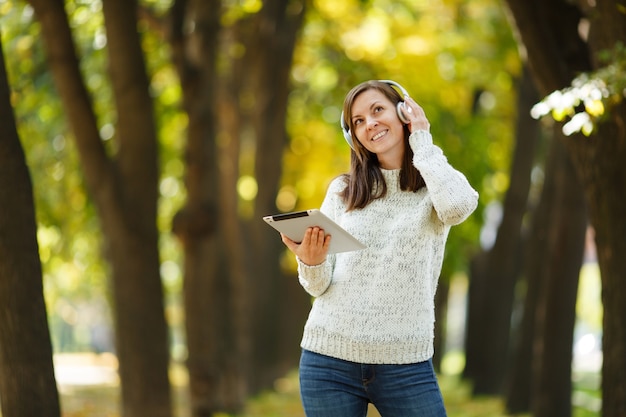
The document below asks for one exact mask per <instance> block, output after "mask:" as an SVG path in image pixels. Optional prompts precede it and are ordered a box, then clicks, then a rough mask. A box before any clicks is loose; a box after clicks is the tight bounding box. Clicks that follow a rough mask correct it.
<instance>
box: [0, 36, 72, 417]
mask: <svg viewBox="0 0 626 417" xmlns="http://www.w3.org/2000/svg"><path fill="white" fill-rule="evenodd" d="M0 202H1V203H0V306H2V308H0V399H1V401H0V404H1V411H2V412H1V413H0V414H2V415H5V416H11V417H32V416H41V417H60V415H61V410H60V407H59V395H58V392H57V386H56V381H55V378H54V367H53V362H52V344H51V342H50V333H49V329H48V317H47V314H46V305H45V301H44V296H43V284H42V271H41V263H40V260H39V247H38V245H37V224H36V222H35V203H34V201H33V187H32V183H31V179H30V174H29V172H28V167H27V166H26V158H25V155H24V151H23V149H22V146H21V144H20V140H19V136H18V133H17V128H16V126H15V118H14V115H13V109H12V107H11V100H10V91H9V85H8V81H7V74H6V70H5V64H4V52H3V50H2V44H1V43H0Z"/></svg>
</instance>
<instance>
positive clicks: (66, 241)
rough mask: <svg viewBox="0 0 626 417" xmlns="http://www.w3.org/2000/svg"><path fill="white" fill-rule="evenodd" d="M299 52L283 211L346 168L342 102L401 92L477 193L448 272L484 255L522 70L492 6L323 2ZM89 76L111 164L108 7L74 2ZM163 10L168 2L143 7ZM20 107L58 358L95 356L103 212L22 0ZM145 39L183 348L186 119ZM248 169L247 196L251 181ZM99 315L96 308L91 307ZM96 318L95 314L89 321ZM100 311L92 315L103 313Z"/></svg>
mask: <svg viewBox="0 0 626 417" xmlns="http://www.w3.org/2000/svg"><path fill="white" fill-rule="evenodd" d="M312 3H313V5H312V8H311V9H309V11H308V14H307V16H306V22H305V26H304V28H303V30H302V32H301V38H300V40H299V43H298V47H297V49H296V51H295V56H294V65H293V68H292V72H291V76H292V81H293V92H292V94H291V96H290V103H289V104H290V105H289V109H288V112H289V114H288V126H287V128H288V131H289V133H290V136H291V142H290V144H289V147H288V149H286V150H285V154H284V159H283V166H284V175H283V183H282V188H281V190H280V193H279V195H278V196H277V203H278V206H279V207H280V208H281V209H282V210H284V211H288V210H292V209H296V208H310V207H315V206H319V204H320V203H321V200H322V198H323V196H324V193H325V191H326V187H327V185H328V183H329V182H330V180H331V179H332V178H334V177H335V176H336V175H338V174H340V173H342V172H345V171H347V169H348V165H349V149H348V147H347V146H346V144H345V142H344V141H343V137H342V134H341V132H340V129H339V122H338V120H339V115H340V113H341V106H342V101H343V97H344V95H345V93H346V92H347V91H348V90H349V89H350V88H351V87H352V86H353V85H355V84H357V83H359V82H361V81H363V80H365V79H371V78H390V79H394V80H396V81H398V82H400V83H401V84H403V85H404V86H405V87H406V88H407V89H408V90H409V91H410V92H411V94H412V95H413V97H414V98H415V99H416V100H417V101H418V102H419V103H420V104H422V105H423V106H424V108H425V110H426V112H427V115H428V116H429V118H430V120H431V125H432V131H433V136H434V138H435V141H436V142H437V143H438V144H439V145H441V147H442V148H443V149H444V152H445V153H446V155H447V156H448V159H449V160H450V161H451V163H452V164H453V165H454V166H455V167H457V168H458V169H459V170H460V171H462V172H463V173H465V174H466V175H467V176H468V178H469V180H470V182H471V183H472V184H473V185H474V187H475V188H477V189H478V191H479V192H480V194H481V199H480V206H479V210H478V211H477V212H476V213H475V214H474V215H473V216H472V217H471V218H470V219H469V220H468V221H466V222H465V223H464V224H463V225H461V226H458V227H455V228H454V229H453V231H452V232H451V235H450V239H449V244H448V250H447V258H446V262H445V269H446V270H445V271H444V274H443V276H450V275H451V274H452V273H453V272H454V271H457V270H463V269H465V267H466V262H467V260H468V259H469V256H470V255H471V253H472V252H474V251H475V250H476V248H477V246H478V235H479V232H480V228H481V224H482V217H481V215H482V209H483V208H484V206H485V205H486V204H488V203H489V202H491V201H494V200H498V199H500V198H501V196H502V194H503V193H504V191H505V190H506V187H507V185H508V165H509V158H510V149H511V144H512V133H511V132H512V130H513V129H512V126H513V120H514V119H515V111H516V109H515V105H514V93H515V91H514V85H515V79H516V77H517V76H518V74H519V71H520V64H519V60H518V56H517V49H516V47H515V42H514V41H513V38H512V36H511V34H510V30H509V28H508V23H507V21H506V19H505V17H504V13H503V11H502V10H501V8H500V5H499V2H497V1H496V0H475V1H471V2H470V1H467V0H451V1H445V2H430V1H426V0H419V1H414V0H402V1H391V0H370V1H358V0H343V1H340V2H337V1H334V0H315V1H313V2H312ZM65 4H66V9H67V11H68V14H69V17H70V22H71V27H72V29H73V34H74V36H75V44H76V48H77V53H78V55H79V59H80V65H81V71H82V73H83V76H84V80H85V83H86V86H87V88H88V90H89V91H90V93H91V96H92V102H93V106H94V111H95V112H96V115H97V120H98V124H99V128H100V133H101V137H102V140H103V141H104V143H105V144H106V146H107V149H108V151H109V153H110V155H111V157H112V158H114V157H115V151H116V145H115V142H116V140H117V138H116V132H115V121H116V118H117V115H116V114H115V109H114V106H113V104H112V96H111V94H112V93H111V89H110V85H109V81H108V75H107V70H106V68H107V63H106V59H107V57H106V46H107V40H106V32H105V29H104V25H103V16H102V10H101V8H102V4H101V2H100V1H78V0H70V1H67V2H66V3H65ZM142 4H143V5H145V6H147V7H149V8H151V9H152V10H153V11H154V12H155V13H157V14H164V13H166V11H167V9H168V8H169V7H170V6H171V2H170V1H166V0H146V1H144V2H142ZM259 4H260V3H259V2H258V1H255V0H250V1H232V2H228V3H225V8H226V13H225V14H224V19H225V21H224V22H223V23H228V22H229V21H235V20H236V19H239V18H241V17H242V16H245V15H247V14H251V13H255V12H256V11H257V10H258V6H259ZM0 13H1V14H2V16H3V17H2V26H3V34H2V36H3V38H2V41H3V44H4V45H5V48H6V51H7V60H8V62H7V64H8V65H9V68H8V70H9V76H10V83H11V86H12V88H13V91H14V93H13V104H14V107H15V111H16V115H17V118H18V128H19V132H20V135H21V138H22V140H23V143H24V146H25V148H26V154H27V158H28V164H29V167H30V169H31V175H32V178H33V183H34V187H35V197H36V208H37V220H38V222H39V244H40V250H41V259H42V262H43V268H44V275H45V291H46V300H47V302H48V310H49V314H50V322H51V325H52V328H53V338H54V346H55V349H57V350H58V349H64V350H66V349H67V350H78V349H86V348H88V347H89V346H88V345H89V337H88V336H86V335H87V334H88V330H89V320H91V319H92V318H93V317H94V315H95V316H97V317H101V318H103V319H104V321H105V322H108V321H110V312H109V310H108V308H107V307H106V304H104V303H102V301H103V300H106V299H107V298H108V292H109V289H108V283H107V267H106V263H105V261H104V260H103V257H102V253H101V249H100V248H101V234H100V230H99V224H98V220H97V216H96V213H95V210H94V207H93V205H92V203H91V202H90V198H89V196H88V193H87V190H86V189H85V185H84V180H83V176H82V171H81V167H80V162H79V158H78V154H77V151H76V149H75V146H74V141H73V138H72V134H71V132H70V130H69V128H68V126H67V121H66V119H65V117H64V114H63V108H62V106H61V103H60V100H59V97H58V95H57V93H56V91H55V88H54V83H53V82H52V78H51V74H50V72H49V71H48V69H47V64H46V61H45V56H44V51H43V45H42V43H41V39H40V35H39V26H38V24H37V23H36V22H35V19H34V16H33V12H32V9H31V8H30V7H29V6H28V5H27V4H25V3H24V2H12V1H0ZM138 28H139V30H140V31H141V33H142V42H143V48H144V51H145V56H146V61H147V67H148V72H149V76H150V78H151V89H152V93H153V97H154V98H155V102H154V103H155V114H156V119H157V123H158V129H159V141H160V151H161V153H160V158H161V161H160V162H161V165H160V166H161V182H160V192H161V198H160V200H159V216H158V228H159V231H160V232H161V239H160V248H161V258H162V268H161V272H162V277H163V283H164V285H165V288H166V294H167V297H168V299H167V300H166V301H167V305H168V307H167V317H168V319H169V320H170V324H171V325H172V326H173V329H174V331H173V338H174V340H175V343H178V342H177V340H179V332H178V330H177V329H178V328H179V327H180V324H181V320H182V315H181V313H180V308H179V306H178V303H177V295H178V294H179V292H180V288H181V285H182V284H181V283H182V271H181V267H180V265H181V264H182V262H181V250H180V247H179V244H178V242H177V241H176V240H175V239H174V238H173V236H172V235H171V233H170V228H171V219H172V218H173V216H174V214H175V213H176V211H177V210H178V208H179V207H181V205H182V202H183V201H184V198H185V191H184V185H183V176H184V159H183V153H184V146H185V137H186V127H187V118H186V116H185V115H184V112H183V111H182V110H181V108H180V100H181V89H180V85H179V80H178V77H177V75H176V72H175V70H174V69H173V67H172V63H171V57H170V50H169V48H168V47H167V43H166V42H164V41H163V37H162V35H161V34H159V33H156V32H155V31H153V30H151V28H150V27H148V26H147V24H145V22H143V21H142V22H140V24H139V26H138ZM251 175H252V173H251V172H249V170H246V169H242V176H246V177H243V178H242V179H241V181H240V182H239V184H240V190H241V192H242V193H244V192H245V191H246V190H248V191H251V189H250V187H246V184H251V185H254V184H255V183H256V182H255V180H256V179H255V178H253V177H251ZM94 306H97V307H96V308H95V310H94ZM86 312H89V314H85V313H86ZM96 312H98V313H96Z"/></svg>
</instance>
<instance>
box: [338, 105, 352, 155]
mask: <svg viewBox="0 0 626 417" xmlns="http://www.w3.org/2000/svg"><path fill="white" fill-rule="evenodd" d="M339 124H340V125H341V133H343V138H344V139H345V140H346V142H348V145H350V147H351V148H352V149H354V144H353V143H352V132H350V128H349V127H348V125H346V122H345V119H344V118H343V112H341V118H340V119H339Z"/></svg>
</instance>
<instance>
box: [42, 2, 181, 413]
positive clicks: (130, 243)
mask: <svg viewBox="0 0 626 417" xmlns="http://www.w3.org/2000/svg"><path fill="white" fill-rule="evenodd" d="M30 3H31V5H32V6H33V8H34V10H35V13H36V15H37V18H38V20H39V22H40V23H41V28H42V34H43V36H42V38H43V40H44V42H45V46H46V52H47V58H48V63H49V66H50V69H51V71H52V75H53V77H54V80H55V84H56V86H57V89H58V91H59V94H60V96H61V100H62V101H63V104H64V107H65V109H66V112H67V117H68V120H69V123H70V125H71V127H72V130H73V132H74V136H75V138H76V143H77V147H78V150H79V155H80V159H81V165H82V167H83V169H84V172H85V178H86V182H87V186H88V188H89V191H90V193H91V195H92V196H93V198H94V201H95V205H96V208H97V211H98V214H99V217H100V220H101V224H102V230H103V233H104V237H105V245H106V247H105V254H106V256H107V258H108V260H109V262H110V264H111V269H112V281H113V293H114V301H115V306H114V311H115V317H116V323H115V324H116V342H117V354H118V359H119V364H120V365H119V366H120V369H119V372H120V379H121V384H122V415H123V416H124V417H139V416H145V415H150V416H154V417H157V416H158V417H161V416H162V417H169V416H170V415H171V400H170V391H169V378H168V365H169V349H168V343H167V326H166V323H165V317H164V310H163V291H162V287H161V281H160V272H159V267H160V265H159V254H158V233H157V229H156V200H157V194H158V193H157V182H158V168H157V166H158V163H157V144H156V134H155V121H154V117H153V110H152V102H151V99H150V96H149V89H148V79H147V75H146V70H145V64H144V61H143V54H142V50H141V46H140V40H139V36H138V33H137V28H136V23H137V22H136V3H135V2H125V1H119V0H106V1H105V2H103V10H104V14H105V22H106V28H107V42H108V51H109V69H110V75H111V81H112V87H113V92H114V97H115V104H116V109H117V116H118V125H117V126H116V135H115V139H116V141H117V143H116V144H117V154H116V157H117V158H116V159H115V161H113V160H111V159H110V158H109V157H108V156H107V154H106V151H105V149H104V147H103V143H102V141H101V139H100V136H99V133H98V126H97V122H96V117H95V114H94V110H93V107H92V105H91V100H90V98H89V95H88V92H87V89H86V87H85V85H84V82H83V80H82V77H81V74H80V70H79V66H78V59H77V56H76V52H75V49H74V45H73V41H72V35H71V31H70V28H69V24H68V20H67V15H66V13H65V10H64V3H63V2H62V1H61V0H54V1H48V0H45V1H43V0H32V1H30Z"/></svg>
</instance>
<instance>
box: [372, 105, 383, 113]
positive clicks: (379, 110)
mask: <svg viewBox="0 0 626 417" xmlns="http://www.w3.org/2000/svg"><path fill="white" fill-rule="evenodd" d="M381 111H383V106H376V107H374V113H378V112H381Z"/></svg>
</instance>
